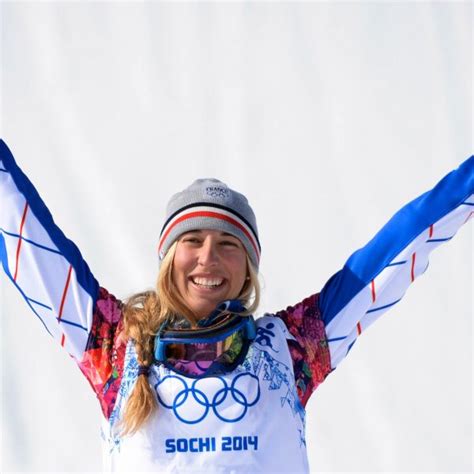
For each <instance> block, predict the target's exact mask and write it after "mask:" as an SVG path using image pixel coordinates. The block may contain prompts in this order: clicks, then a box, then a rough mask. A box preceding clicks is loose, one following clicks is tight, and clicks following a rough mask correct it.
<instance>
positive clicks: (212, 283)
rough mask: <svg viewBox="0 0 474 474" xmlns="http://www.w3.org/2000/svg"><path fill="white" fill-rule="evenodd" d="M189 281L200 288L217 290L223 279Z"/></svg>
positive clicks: (193, 279) (199, 278)
mask: <svg viewBox="0 0 474 474" xmlns="http://www.w3.org/2000/svg"><path fill="white" fill-rule="evenodd" d="M191 281H192V282H193V283H194V284H195V285H197V286H200V287H201V288H218V287H219V286H221V285H222V284H223V283H224V279H223V278H202V277H192V278H191Z"/></svg>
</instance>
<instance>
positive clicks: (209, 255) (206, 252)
mask: <svg viewBox="0 0 474 474" xmlns="http://www.w3.org/2000/svg"><path fill="white" fill-rule="evenodd" d="M218 261H219V255H218V251H217V243H216V242H215V241H214V239H212V238H211V236H207V237H206V238H205V239H204V242H203V243H202V246H201V248H200V249H199V255H198V263H199V264H200V265H202V266H203V267H209V266H212V265H216V264H217V263H218Z"/></svg>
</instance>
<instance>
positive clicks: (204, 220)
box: [158, 202, 261, 268]
mask: <svg viewBox="0 0 474 474" xmlns="http://www.w3.org/2000/svg"><path fill="white" fill-rule="evenodd" d="M199 229H201V230H202V229H211V230H221V231H223V232H227V233H229V234H231V235H233V236H235V237H236V238H238V239H239V240H240V241H241V242H242V243H243V245H244V246H245V248H246V250H247V253H248V254H249V257H250V259H251V260H252V263H253V264H254V265H255V267H256V268H258V264H259V261H260V254H261V247H260V242H259V240H258V236H257V232H256V230H255V229H254V228H253V227H252V225H251V224H250V223H249V221H248V220H247V219H245V218H244V217H243V216H242V215H241V214H239V213H238V212H236V211H235V210H234V209H231V208H229V207H227V206H224V205H221V204H217V203H210V202H196V203H193V204H189V205H187V206H184V207H183V208H181V209H179V210H177V211H176V212H174V213H173V214H172V215H171V216H170V217H169V218H168V219H167V220H166V222H165V224H164V226H163V228H162V230H161V234H160V242H159V245H158V253H159V256H160V260H162V259H163V257H164V256H165V255H166V252H167V251H168V249H169V248H170V246H171V245H172V243H173V242H174V241H175V240H176V239H177V238H178V237H179V236H180V235H181V234H183V233H184V232H188V231H191V230H199Z"/></svg>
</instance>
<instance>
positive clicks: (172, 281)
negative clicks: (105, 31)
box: [0, 142, 474, 473]
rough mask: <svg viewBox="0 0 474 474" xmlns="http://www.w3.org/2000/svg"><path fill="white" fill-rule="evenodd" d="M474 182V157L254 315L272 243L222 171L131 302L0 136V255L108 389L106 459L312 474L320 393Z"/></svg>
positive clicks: (93, 380) (168, 238) (198, 185)
mask: <svg viewBox="0 0 474 474" xmlns="http://www.w3.org/2000/svg"><path fill="white" fill-rule="evenodd" d="M473 192H474V157H471V158H470V159H469V160H467V161H466V162H464V163H463V164H461V166H459V168H458V169H456V170H454V171H452V172H451V173H449V174H448V175H447V176H445V177H444V178H443V179H442V180H441V181H440V182H439V183H438V184H437V185H436V186H435V187H434V188H433V189H432V190H431V191H428V192H426V193H424V194H423V195H421V196H420V197H418V198H417V199H415V200H413V201H412V202H410V203H409V204H407V205H405V206H404V207H403V208H402V209H401V210H400V211H399V212H398V213H396V214H395V215H394V216H393V217H392V218H391V219H390V220H389V222H388V223H387V224H386V225H385V226H384V227H383V228H382V229H381V230H380V231H379V232H378V233H377V234H376V235H375V237H374V238H373V239H372V240H371V241H370V242H369V243H368V244H367V245H366V246H365V247H363V248H361V249H360V250H357V251H356V252H354V253H353V254H352V256H351V257H350V258H349V259H348V260H347V262H346V264H345V265H344V267H343V268H342V269H341V270H340V271H339V272H337V273H336V274H335V275H334V276H333V277H331V278H330V279H329V280H328V282H327V283H326V284H325V285H324V287H323V289H322V290H321V292H320V293H316V294H313V295H312V296H309V297H308V298H306V299H304V300H303V301H301V302H300V303H298V304H296V305H294V306H289V307H288V308H287V309H286V310H281V311H279V312H277V313H275V314H265V315H264V316H263V317H260V318H258V319H257V320H254V318H253V316H252V314H253V313H254V312H255V310H256V308H257V306H258V302H259V293H260V290H259V285H258V279H257V272H258V266H259V261H260V243H259V238H258V232H257V225H256V219H255V215H254V213H253V211H252V209H251V207H250V205H249V203H248V201H247V199H246V198H245V197H244V196H243V195H242V194H240V193H237V192H236V191H234V190H232V189H231V188H229V187H228V186H227V185H226V184H224V183H222V182H220V181H218V180H215V179H202V180H197V181H195V182H194V183H193V184H192V185H191V186H189V187H188V188H186V189H185V190H183V191H181V192H179V193H177V194H175V195H174V196H173V197H172V198H171V200H170V203H169V205H168V209H167V218H166V221H165V224H164V225H163V228H162V231H161V235H160V239H159V244H158V251H159V259H160V270H159V274H158V281H157V285H156V289H154V290H152V291H146V292H142V293H139V294H137V295H134V296H133V297H131V298H130V299H129V300H127V301H125V302H122V301H120V300H118V299H117V298H115V297H114V296H113V295H112V294H110V293H109V292H108V291H107V290H106V289H105V288H103V287H101V286H100V285H99V283H98V282H97V281H96V279H95V278H94V276H93V274H92V273H91V271H90V270H89V267H88V265H87V264H86V262H85V261H84V259H83V258H82V255H81V254H80V252H79V250H78V248H77V247H76V246H75V245H74V243H73V242H72V241H70V240H69V239H68V238H67V237H66V236H65V235H64V234H63V233H62V231H61V230H60V229H59V227H58V226H57V225H56V224H55V223H54V221H53V218H52V216H51V214H50V212H49V211H48V209H47V207H46V205H45V204H44V202H43V201H42V199H41V198H40V196H39V194H38V192H37V191H36V189H35V188H34V186H33V184H32V183H31V182H30V181H29V179H28V178H27V177H26V176H25V174H24V173H23V172H22V171H21V169H20V168H19V167H18V165H17V164H16V162H15V160H14V158H13V155H12V154H11V152H10V150H9V149H8V148H7V146H6V145H5V144H4V143H3V142H0V204H1V206H2V208H1V211H2V212H1V213H0V230H1V233H0V257H1V261H2V264H3V268H4V270H5V273H6V275H7V278H8V279H9V280H10V281H11V282H12V284H13V285H14V286H15V287H16V288H17V289H18V290H19V291H20V293H21V295H22V296H23V297H24V299H25V301H26V303H27V304H28V306H29V307H30V308H31V310H32V311H33V312H34V313H35V315H36V316H37V317H38V318H39V319H40V321H41V322H42V323H43V325H44V327H45V329H46V330H47V331H48V332H49V333H50V335H51V336H53V337H54V338H55V339H56V340H57V341H58V342H59V343H60V345H61V346H62V347H64V348H65V349H66V350H67V351H68V352H69V354H70V355H71V356H72V357H73V358H74V359H75V361H76V362H77V364H78V366H79V368H80V370H81V371H82V372H83V374H84V375H85V376H86V377H87V379H88V381H89V382H90V384H91V387H92V388H93V390H94V391H95V393H96V395H97V398H98V400H99V402H100V405H101V409H102V413H103V421H104V431H103V432H104V442H105V444H106V448H107V449H106V453H107V455H106V462H107V464H106V465H107V468H108V470H113V471H133V472H138V471H173V472H175V471H176V472H204V471H205V472H216V473H217V472H221V473H223V472H236V473H248V472H281V471H283V472H301V473H304V472H308V471H309V466H308V460H307V451H306V440H305V416H306V412H305V406H306V404H307V402H308V400H309V398H310V396H311V394H312V393H313V392H314V390H315V389H316V388H317V387H318V385H319V384H320V383H321V382H323V381H324V379H325V378H326V377H327V375H328V374H329V373H330V372H332V371H333V370H334V369H335V368H336V367H337V366H338V364H339V363H340V362H341V361H342V360H343V359H344V358H345V357H346V356H347V354H348V353H349V351H350V350H351V348H352V347H353V345H354V343H355V341H356V340H357V339H358V337H359V336H360V335H361V333H362V332H363V331H365V329H367V327H368V326H370V325H371V324H372V323H373V322H374V321H375V320H376V319H378V318H379V317H380V316H381V315H382V314H383V313H385V311H387V310H388V309H389V308H391V307H392V306H394V305H395V304H396V303H398V302H399V301H400V300H401V298H402V296H403V294H404V293H405V291H406V289H407V288H408V287H409V286H410V284H411V283H412V282H413V281H414V280H415V279H416V278H417V277H418V276H420V275H421V274H422V273H424V272H425V271H426V269H427V267H428V257H429V254H430V252H431V251H432V250H433V249H434V248H436V247H437V246H439V245H441V244H442V243H444V242H447V241H449V240H450V239H452V237H453V236H454V234H455V233H456V232H457V230H458V229H459V228H460V227H461V226H462V225H463V224H465V223H466V222H467V221H468V220H469V219H470V217H472V215H473V212H472V209H473V206H474V195H473ZM282 426H284V427H285V429H283V430H282V429H281V427H282Z"/></svg>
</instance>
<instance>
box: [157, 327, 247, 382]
mask: <svg viewBox="0 0 474 474" xmlns="http://www.w3.org/2000/svg"><path fill="white" fill-rule="evenodd" d="M244 343H245V335H244V331H243V330H242V329H241V330H238V331H236V332H234V333H233V334H230V335H229V336H227V337H226V338H225V339H223V340H221V341H216V342H203V343H199V342H189V343H188V342H186V343H169V344H167V345H166V349H165V354H166V365H167V366H168V367H169V368H170V369H172V370H174V371H175V372H178V373H181V374H183V375H185V376H191V377H199V376H203V375H211V374H214V373H222V372H224V371H223V370H222V367H223V366H225V367H228V366H229V365H233V364H235V363H236V361H237V360H238V359H239V356H240V355H241V353H242V349H243V347H244Z"/></svg>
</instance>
